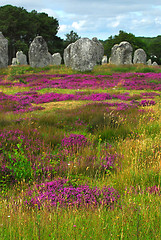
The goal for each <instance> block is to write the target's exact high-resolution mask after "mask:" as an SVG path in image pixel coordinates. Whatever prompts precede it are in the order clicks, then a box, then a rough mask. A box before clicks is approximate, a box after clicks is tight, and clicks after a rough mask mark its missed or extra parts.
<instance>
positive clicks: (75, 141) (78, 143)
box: [61, 134, 89, 152]
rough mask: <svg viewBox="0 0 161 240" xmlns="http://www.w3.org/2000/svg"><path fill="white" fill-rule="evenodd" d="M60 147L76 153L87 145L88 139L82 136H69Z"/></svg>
mask: <svg viewBox="0 0 161 240" xmlns="http://www.w3.org/2000/svg"><path fill="white" fill-rule="evenodd" d="M61 145H62V147H65V148H67V149H68V150H69V151H72V152H78V151H79V150H80V149H82V148H83V147H85V146H87V145H89V142H88V139H87V138H86V137H85V136H84V135H80V134H70V136H69V137H65V138H63V139H62V142H61Z"/></svg>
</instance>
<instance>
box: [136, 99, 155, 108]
mask: <svg viewBox="0 0 161 240" xmlns="http://www.w3.org/2000/svg"><path fill="white" fill-rule="evenodd" d="M155 104H156V103H155V101H153V100H142V101H141V102H140V103H139V106H143V107H146V106H151V105H155Z"/></svg>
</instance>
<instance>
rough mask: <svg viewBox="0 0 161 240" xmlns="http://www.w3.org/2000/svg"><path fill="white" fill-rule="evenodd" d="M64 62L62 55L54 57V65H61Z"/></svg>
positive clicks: (55, 54)
mask: <svg viewBox="0 0 161 240" xmlns="http://www.w3.org/2000/svg"><path fill="white" fill-rule="evenodd" d="M61 61H62V57H61V55H60V53H54V54H53V55H52V65H60V64H61Z"/></svg>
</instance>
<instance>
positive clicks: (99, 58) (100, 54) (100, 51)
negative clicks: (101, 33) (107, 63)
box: [92, 37, 104, 64]
mask: <svg viewBox="0 0 161 240" xmlns="http://www.w3.org/2000/svg"><path fill="white" fill-rule="evenodd" d="M92 41H94V42H95V43H96V55H97V64H101V63H102V57H103V54H104V47H103V45H102V43H101V42H100V41H99V40H98V39H97V38H96V37H94V38H92Z"/></svg>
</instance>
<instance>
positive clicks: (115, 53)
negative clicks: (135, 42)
mask: <svg viewBox="0 0 161 240" xmlns="http://www.w3.org/2000/svg"><path fill="white" fill-rule="evenodd" d="M132 51H133V49H132V46H131V44H130V43H129V42H126V41H124V42H121V43H120V44H115V45H114V46H113V48H112V49H111V57H110V63H112V64H116V65H122V64H132Z"/></svg>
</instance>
